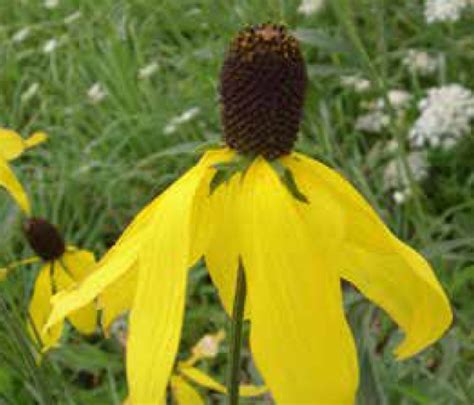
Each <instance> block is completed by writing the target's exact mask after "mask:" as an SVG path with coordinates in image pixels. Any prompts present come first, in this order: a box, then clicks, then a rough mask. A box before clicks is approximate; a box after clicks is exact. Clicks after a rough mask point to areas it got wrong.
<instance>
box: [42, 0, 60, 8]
mask: <svg viewBox="0 0 474 405" xmlns="http://www.w3.org/2000/svg"><path fill="white" fill-rule="evenodd" d="M58 5H59V0H44V7H45V8H48V9H53V8H56V7H57V6H58Z"/></svg>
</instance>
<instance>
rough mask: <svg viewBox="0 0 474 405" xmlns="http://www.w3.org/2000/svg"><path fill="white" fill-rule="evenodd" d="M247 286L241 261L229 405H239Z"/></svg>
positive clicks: (230, 355) (237, 289)
mask: <svg viewBox="0 0 474 405" xmlns="http://www.w3.org/2000/svg"><path fill="white" fill-rule="evenodd" d="M246 295H247V285H246V282H245V273H244V267H243V264H242V261H241V260H239V269H238V271H237V283H236V287H235V296H234V305H233V307H232V324H231V333H230V350H229V374H228V378H227V392H228V404H229V405H238V403H239V388H240V363H241V358H240V357H241V349H242V329H243V324H244V307H245V297H246Z"/></svg>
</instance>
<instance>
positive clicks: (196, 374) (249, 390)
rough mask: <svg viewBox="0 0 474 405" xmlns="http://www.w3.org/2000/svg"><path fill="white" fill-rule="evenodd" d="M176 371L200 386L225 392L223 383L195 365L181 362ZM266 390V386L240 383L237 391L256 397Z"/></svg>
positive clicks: (245, 395) (243, 394)
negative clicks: (191, 365)
mask: <svg viewBox="0 0 474 405" xmlns="http://www.w3.org/2000/svg"><path fill="white" fill-rule="evenodd" d="M178 372H179V373H180V374H181V375H183V376H185V377H186V378H187V379H189V380H190V381H192V382H194V383H196V384H197V385H200V386H201V387H204V388H207V389H210V390H213V391H217V392H220V393H222V394H226V393H227V388H226V387H225V386H224V385H223V384H221V383H220V382H218V381H216V380H214V379H213V378H212V377H210V376H209V375H207V374H206V373H204V372H203V371H201V370H199V369H198V368H196V367H190V366H186V365H185V364H184V363H181V364H180V365H179V366H178ZM266 392H268V388H267V387H265V386H260V387H257V386H255V385H251V384H241V385H240V391H239V393H240V396H241V397H256V396H259V395H262V394H265V393H266Z"/></svg>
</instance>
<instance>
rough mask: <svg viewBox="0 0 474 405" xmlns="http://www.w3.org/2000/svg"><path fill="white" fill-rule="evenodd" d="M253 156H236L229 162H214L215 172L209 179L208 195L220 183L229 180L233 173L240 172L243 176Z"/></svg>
mask: <svg viewBox="0 0 474 405" xmlns="http://www.w3.org/2000/svg"><path fill="white" fill-rule="evenodd" d="M253 160H254V158H253V157H249V156H241V155H239V156H236V157H235V158H234V159H232V160H231V161H230V162H222V163H216V164H215V165H214V168H215V169H216V173H215V174H214V176H213V177H212V179H211V183H210V185H209V195H212V193H213V192H214V191H215V190H216V189H217V187H219V186H220V185H221V184H222V183H226V182H227V181H229V180H230V179H231V178H232V176H234V174H237V173H241V174H242V176H245V173H246V171H247V169H248V168H249V167H250V165H251V164H252V162H253Z"/></svg>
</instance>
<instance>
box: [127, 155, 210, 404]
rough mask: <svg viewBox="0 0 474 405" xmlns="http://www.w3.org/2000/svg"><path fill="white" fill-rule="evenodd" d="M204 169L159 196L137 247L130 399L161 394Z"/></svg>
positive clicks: (174, 346)
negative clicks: (138, 252)
mask: <svg viewBox="0 0 474 405" xmlns="http://www.w3.org/2000/svg"><path fill="white" fill-rule="evenodd" d="M206 172H207V168H206V167H204V166H202V165H201V164H199V165H197V166H196V167H195V168H193V169H192V170H191V171H189V172H188V173H187V174H186V175H184V176H183V177H182V178H181V179H180V180H178V181H177V182H176V183H175V184H174V185H172V186H171V187H170V188H169V189H168V190H167V191H166V192H165V193H164V194H163V195H162V196H161V197H160V198H161V204H160V205H159V207H157V211H156V213H155V215H154V217H153V219H152V220H151V224H150V226H149V227H148V229H147V231H146V235H145V237H144V241H143V244H142V246H141V251H140V258H139V260H140V261H139V265H140V269H139V277H138V283H137V291H136V294H135V299H134V302H133V308H132V311H131V314H130V328H129V337H128V345H127V374H128V383H129V390H130V398H131V400H132V403H136V404H140V403H160V402H161V401H162V400H163V399H164V397H165V393H166V386H167V384H168V381H169V378H170V375H171V371H172V368H173V364H174V361H175V356H176V352H177V350H178V345H179V338H180V335H181V325H182V321H183V313H184V302H185V296H186V280H187V273H188V268H189V265H190V257H191V256H192V254H191V250H192V245H191V241H192V237H191V229H192V213H193V209H194V201H195V200H194V197H195V194H196V192H197V190H198V189H199V187H200V186H201V183H202V179H203V177H204V175H205V174H206Z"/></svg>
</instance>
